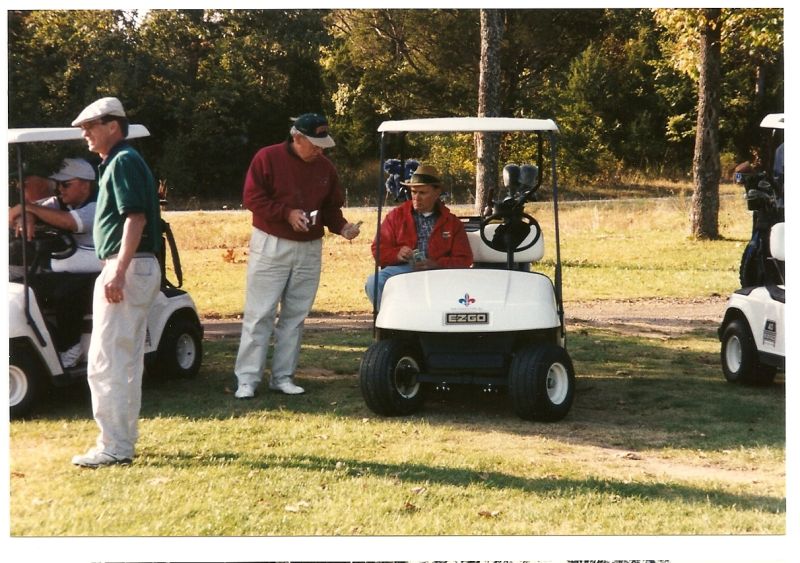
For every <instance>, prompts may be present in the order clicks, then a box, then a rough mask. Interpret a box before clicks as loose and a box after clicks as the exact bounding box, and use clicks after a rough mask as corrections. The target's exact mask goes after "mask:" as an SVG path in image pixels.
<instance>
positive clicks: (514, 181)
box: [503, 164, 520, 194]
mask: <svg viewBox="0 0 800 563" xmlns="http://www.w3.org/2000/svg"><path fill="white" fill-rule="evenodd" d="M519 172H520V170H519V166H518V165H516V164H506V165H505V166H504V167H503V186H505V188H506V189H507V190H508V191H509V193H511V194H516V193H517V190H518V189H519Z"/></svg>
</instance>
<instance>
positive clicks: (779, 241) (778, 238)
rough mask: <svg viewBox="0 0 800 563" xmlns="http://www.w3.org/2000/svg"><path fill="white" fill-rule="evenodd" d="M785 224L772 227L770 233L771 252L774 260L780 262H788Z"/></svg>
mask: <svg viewBox="0 0 800 563" xmlns="http://www.w3.org/2000/svg"><path fill="white" fill-rule="evenodd" d="M784 224H785V223H777V224H775V225H773V226H772V230H771V231H770V233H769V250H770V254H771V255H772V258H774V259H775V260H778V261H779V262H785V261H786V242H785V238H784V237H785V235H784Z"/></svg>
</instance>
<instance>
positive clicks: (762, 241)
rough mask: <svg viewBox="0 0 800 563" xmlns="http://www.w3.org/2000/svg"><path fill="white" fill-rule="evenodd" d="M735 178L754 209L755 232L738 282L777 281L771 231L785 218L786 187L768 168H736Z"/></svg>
mask: <svg viewBox="0 0 800 563" xmlns="http://www.w3.org/2000/svg"><path fill="white" fill-rule="evenodd" d="M734 179H735V181H736V183H737V184H741V185H742V186H743V187H744V189H745V198H746V200H747V209H749V210H750V211H752V213H753V232H752V235H751V237H750V242H748V243H747V246H746V247H745V249H744V253H743V254H742V262H741V264H740V266H739V283H741V286H742V287H753V286H758V285H765V284H768V283H775V280H776V279H782V278H780V277H779V273H778V272H777V271H776V270H775V269H776V268H777V267H778V266H777V265H776V264H775V263H774V262H773V261H771V260H770V259H769V257H770V255H771V254H770V248H769V234H770V229H772V226H773V225H775V224H776V223H780V222H782V221H783V220H784V208H783V190H782V188H781V186H780V184H779V183H778V182H776V181H775V180H774V179H772V178H770V177H769V176H768V175H767V173H766V172H758V173H756V172H750V171H747V172H736V174H735V176H734Z"/></svg>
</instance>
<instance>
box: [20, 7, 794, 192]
mask: <svg viewBox="0 0 800 563" xmlns="http://www.w3.org/2000/svg"><path fill="white" fill-rule="evenodd" d="M501 12H502V18H503V29H504V32H503V36H502V41H501V42H500V56H499V61H500V63H499V64H500V67H501V68H500V69H499V73H498V75H499V80H500V85H499V102H498V103H499V106H500V112H499V113H500V114H501V115H505V116H518V117H546V118H553V119H554V120H555V121H556V122H557V123H558V125H559V127H560V129H561V143H560V152H561V155H560V156H561V159H562V164H563V172H562V176H561V179H562V181H563V182H564V183H565V184H566V185H567V189H569V186H572V187H574V188H577V187H579V186H581V185H583V184H586V183H598V182H606V183H607V182H613V181H617V180H618V179H619V178H620V177H621V176H622V175H623V174H625V173H626V172H636V173H637V174H639V175H642V174H644V175H647V174H652V175H661V176H679V177H682V178H686V177H687V175H688V174H690V172H691V169H692V157H693V146H694V130H695V127H696V122H697V94H698V92H697V57H698V56H699V50H698V45H699V43H698V41H699V37H698V36H697V34H696V33H695V32H694V31H693V30H694V29H696V26H694V25H692V18H696V17H698V16H697V14H698V13H699V10H689V9H683V10H664V9H659V10H651V9H569V10H566V9H510V10H501ZM7 15H8V92H9V100H8V102H9V104H8V105H9V126H10V127H26V126H39V127H44V126H64V125H67V124H69V123H70V122H71V121H72V119H74V117H75V116H76V115H77V113H78V112H79V111H80V110H81V109H82V108H83V107H84V106H85V105H86V104H88V103H90V102H91V101H93V100H94V99H96V98H98V97H101V96H107V95H113V96H117V97H119V98H120V99H121V100H122V102H123V104H124V105H125V107H126V110H127V111H128V112H129V114H130V116H131V119H132V120H133V121H136V122H140V123H144V124H145V125H147V127H148V128H149V129H150V130H151V132H152V133H153V136H152V138H151V139H149V140H148V141H146V142H144V143H142V144H141V147H142V150H143V152H144V153H145V157H146V158H147V160H148V162H149V163H150V164H151V166H152V167H153V169H154V171H155V172H156V175H157V176H158V177H159V178H160V179H161V180H164V181H165V182H167V184H168V186H169V187H170V191H171V194H172V195H173V197H177V198H179V199H188V198H190V197H198V198H201V199H202V198H216V199H228V200H236V199H238V198H239V195H240V193H241V185H242V180H243V177H244V173H245V171H246V169H247V166H248V164H249V161H250V159H251V157H252V155H253V154H254V153H255V152H256V150H258V148H260V147H261V146H263V145H266V144H271V143H275V142H279V141H281V140H282V139H284V138H285V137H286V135H287V133H288V129H289V125H290V118H291V117H292V116H296V115H298V114H299V113H302V112H305V111H321V112H324V113H326V114H327V115H328V117H329V120H330V122H331V128H332V131H333V133H334V137H335V138H336V140H337V147H336V149H335V150H334V151H333V152H332V158H333V159H334V160H335V161H336V163H337V165H338V166H339V169H340V174H341V175H342V177H343V179H344V180H345V182H346V183H348V184H350V193H351V194H356V193H359V191H360V190H363V193H364V195H363V197H364V198H366V197H367V196H368V194H369V193H372V192H374V185H375V184H374V182H373V179H374V173H375V172H376V171H377V167H374V166H373V164H374V162H375V160H376V158H377V141H378V138H377V134H376V132H375V131H376V129H377V126H378V124H379V123H380V122H381V121H383V120H385V119H404V118H412V117H430V116H457V115H476V114H477V113H478V82H479V75H480V55H481V22H480V11H479V10H477V9H426V10H421V9H335V10H299V9H298V10H271V9H270V10H218V9H217V10H201V9H197V10H150V11H147V12H141V11H135V10H131V11H121V10H34V11H14V10H11V11H8V12H7ZM721 17H722V20H723V21H724V27H723V29H722V51H721V57H722V60H721V66H722V84H721V89H722V98H721V114H720V142H721V147H720V150H721V152H722V155H723V169H724V167H725V166H729V165H731V164H732V163H735V162H737V161H740V160H745V159H751V160H752V159H753V155H754V154H757V153H758V150H759V138H760V137H759V134H758V131H757V128H758V123H759V121H760V119H761V117H762V116H763V114H765V113H770V112H779V111H782V110H783V81H784V78H783V10H781V9H767V8H764V9H756V8H746V9H723V10H722V16H721ZM472 143H473V140H472V139H471V138H465V139H463V140H459V142H457V143H454V144H452V145H440V146H438V147H436V148H435V149H434V150H433V151H432V152H426V151H427V149H426V148H425V147H423V146H421V145H420V146H418V147H414V146H411V147H410V150H416V151H418V152H419V153H420V154H415V155H411V154H409V155H408V156H417V157H419V158H430V159H432V160H434V161H436V160H440V161H442V162H441V163H440V162H437V164H440V165H443V164H445V162H444V161H447V162H446V164H447V166H442V168H443V169H444V170H448V171H450V172H451V173H452V174H453V175H454V177H455V178H458V177H459V174H463V175H465V176H466V175H468V174H470V173H474V155H473V156H471V152H470V151H474V147H473V146H472ZM424 151H425V152H424ZM514 151H515V147H513V146H503V147H502V149H501V152H503V154H501V158H503V157H504V156H506V154H507V155H513V154H514ZM365 170H366V171H367V172H364V171H365ZM723 171H724V170H723ZM359 197H361V196H359Z"/></svg>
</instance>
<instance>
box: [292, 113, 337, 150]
mask: <svg viewBox="0 0 800 563" xmlns="http://www.w3.org/2000/svg"><path fill="white" fill-rule="evenodd" d="M293 128H294V129H295V130H296V131H297V132H298V133H300V134H302V135H303V136H305V137H306V138H307V139H308V140H309V141H311V142H312V143H313V144H314V145H316V146H318V147H322V148H323V149H329V148H331V147H333V146H335V145H336V143H335V142H334V141H333V139H332V138H331V136H330V134H328V120H327V119H325V116H324V115H322V114H319V113H304V114H303V115H301V116H300V117H295V118H294V126H293Z"/></svg>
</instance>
